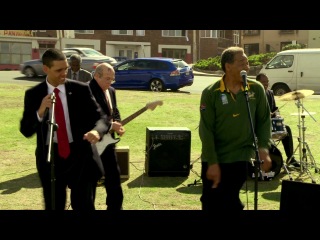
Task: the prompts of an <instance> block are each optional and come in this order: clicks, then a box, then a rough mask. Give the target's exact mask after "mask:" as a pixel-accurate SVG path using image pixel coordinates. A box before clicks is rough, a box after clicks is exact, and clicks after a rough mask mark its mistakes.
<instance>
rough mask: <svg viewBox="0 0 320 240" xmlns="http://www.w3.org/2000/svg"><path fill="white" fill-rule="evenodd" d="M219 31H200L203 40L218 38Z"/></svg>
mask: <svg viewBox="0 0 320 240" xmlns="http://www.w3.org/2000/svg"><path fill="white" fill-rule="evenodd" d="M217 36H218V33H217V30H200V37H201V38H217Z"/></svg>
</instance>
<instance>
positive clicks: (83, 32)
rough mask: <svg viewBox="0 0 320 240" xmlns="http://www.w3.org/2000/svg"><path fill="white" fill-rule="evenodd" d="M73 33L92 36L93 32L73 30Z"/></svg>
mask: <svg viewBox="0 0 320 240" xmlns="http://www.w3.org/2000/svg"><path fill="white" fill-rule="evenodd" d="M74 33H79V34H94V30H74Z"/></svg>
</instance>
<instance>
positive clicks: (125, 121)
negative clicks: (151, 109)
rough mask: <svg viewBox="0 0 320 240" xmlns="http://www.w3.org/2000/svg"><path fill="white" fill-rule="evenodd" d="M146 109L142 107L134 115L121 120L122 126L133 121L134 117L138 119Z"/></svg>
mask: <svg viewBox="0 0 320 240" xmlns="http://www.w3.org/2000/svg"><path fill="white" fill-rule="evenodd" d="M147 109H148V108H147V107H143V108H141V109H140V110H138V111H136V112H135V113H133V114H132V115H130V116H129V117H127V118H125V119H123V120H122V121H121V123H122V125H123V126H124V125H126V124H127V123H128V122H130V121H132V120H133V119H135V118H136V117H138V116H139V115H140V114H142V113H144V112H145V111H146V110H147Z"/></svg>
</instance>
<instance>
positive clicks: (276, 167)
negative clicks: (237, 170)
mask: <svg viewBox="0 0 320 240" xmlns="http://www.w3.org/2000/svg"><path fill="white" fill-rule="evenodd" d="M269 154H270V158H271V161H272V167H271V170H270V172H267V173H266V172H264V171H262V176H263V179H264V180H265V181H269V180H271V179H273V178H275V177H276V176H277V175H278V174H279V173H280V171H281V168H282V166H283V158H282V154H281V152H280V150H279V149H278V148H277V147H276V146H275V145H273V144H272V145H271V148H270V149H269ZM254 172H255V171H254V163H253V162H252V163H251V162H250V163H249V164H248V175H249V177H251V178H252V179H254V178H255V174H254ZM259 180H260V176H259Z"/></svg>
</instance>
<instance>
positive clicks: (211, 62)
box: [193, 52, 277, 71]
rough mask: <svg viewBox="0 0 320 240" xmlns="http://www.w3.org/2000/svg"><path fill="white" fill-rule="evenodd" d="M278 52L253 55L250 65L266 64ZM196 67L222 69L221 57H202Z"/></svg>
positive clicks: (212, 69)
mask: <svg viewBox="0 0 320 240" xmlns="http://www.w3.org/2000/svg"><path fill="white" fill-rule="evenodd" d="M276 54H277V53H276V52H271V53H262V54H256V55H251V56H249V57H248V61H249V66H250V67H254V66H260V65H263V64H266V63H267V62H268V61H269V60H270V59H271V58H273V57H274V56H275V55H276ZM193 67H194V68H196V69H201V70H209V71H218V70H222V69H221V57H220V56H216V57H212V58H208V59H200V60H198V61H197V62H196V63H195V64H194V65H193Z"/></svg>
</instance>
